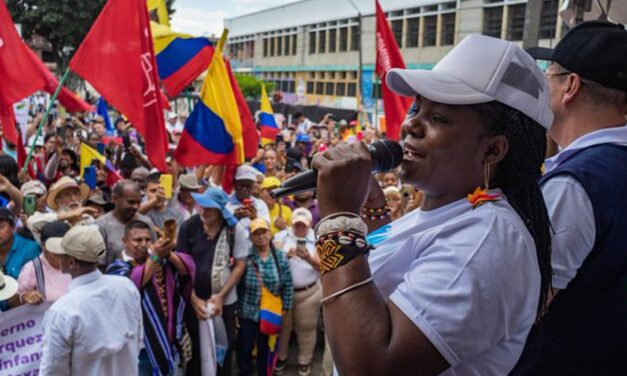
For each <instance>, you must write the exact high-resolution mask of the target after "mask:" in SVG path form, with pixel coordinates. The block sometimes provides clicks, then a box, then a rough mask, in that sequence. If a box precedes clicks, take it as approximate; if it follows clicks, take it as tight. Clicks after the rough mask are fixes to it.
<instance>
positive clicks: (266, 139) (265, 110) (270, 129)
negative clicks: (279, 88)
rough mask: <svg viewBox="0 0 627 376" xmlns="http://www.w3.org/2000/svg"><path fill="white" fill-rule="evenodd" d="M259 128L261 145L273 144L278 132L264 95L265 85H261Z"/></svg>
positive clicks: (266, 95)
mask: <svg viewBox="0 0 627 376" xmlns="http://www.w3.org/2000/svg"><path fill="white" fill-rule="evenodd" d="M259 127H260V128H261V145H262V146H266V145H267V144H271V143H274V141H275V140H276V135H277V134H278V133H279V132H280V130H279V127H278V126H277V125H276V120H275V119H274V114H273V112H272V106H271V105H270V100H269V99H268V94H267V93H266V85H261V113H260V114H259Z"/></svg>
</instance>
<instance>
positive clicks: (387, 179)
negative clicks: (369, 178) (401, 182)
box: [381, 171, 398, 189]
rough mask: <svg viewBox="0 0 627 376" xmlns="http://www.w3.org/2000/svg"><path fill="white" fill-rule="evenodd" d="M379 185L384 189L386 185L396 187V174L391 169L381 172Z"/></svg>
mask: <svg viewBox="0 0 627 376" xmlns="http://www.w3.org/2000/svg"><path fill="white" fill-rule="evenodd" d="M381 187H382V188H384V189H385V188H387V187H398V176H396V174H395V173H394V172H393V171H389V172H386V173H384V174H382V177H381Z"/></svg>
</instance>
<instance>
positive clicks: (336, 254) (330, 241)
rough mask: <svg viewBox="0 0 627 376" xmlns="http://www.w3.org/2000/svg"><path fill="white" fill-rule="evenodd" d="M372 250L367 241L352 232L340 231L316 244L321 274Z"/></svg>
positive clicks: (322, 238)
mask: <svg viewBox="0 0 627 376" xmlns="http://www.w3.org/2000/svg"><path fill="white" fill-rule="evenodd" d="M369 250H370V247H369V246H368V243H367V242H366V239H365V238H364V237H363V236H362V235H359V234H357V233H354V232H351V231H338V232H334V233H329V234H327V235H325V236H324V237H321V238H320V239H318V241H317V242H316V251H317V253H318V258H319V259H320V273H321V274H324V273H326V272H329V271H331V270H333V269H336V268H338V267H340V266H342V265H345V264H347V263H348V262H349V261H351V260H352V259H354V258H355V257H357V256H360V255H363V254H366V253H367V252H368V251H369Z"/></svg>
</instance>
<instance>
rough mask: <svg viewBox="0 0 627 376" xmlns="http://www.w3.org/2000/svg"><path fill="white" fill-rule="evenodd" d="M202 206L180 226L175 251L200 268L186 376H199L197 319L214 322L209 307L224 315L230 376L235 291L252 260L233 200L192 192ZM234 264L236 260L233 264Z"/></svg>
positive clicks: (189, 310) (225, 371) (214, 192)
mask: <svg viewBox="0 0 627 376" xmlns="http://www.w3.org/2000/svg"><path fill="white" fill-rule="evenodd" d="M192 197H193V198H194V200H195V201H196V204H197V205H198V206H199V207H200V209H199V212H198V214H195V215H193V216H192V217H191V218H190V219H188V220H186V221H185V222H183V224H182V225H181V228H180V231H179V234H178V241H177V244H176V248H177V250H178V251H180V252H183V253H186V254H189V255H191V257H192V258H193V260H194V263H195V264H196V275H195V283H194V289H193V291H192V294H191V298H190V302H191V305H188V306H187V307H186V310H185V322H186V325H187V328H188V329H189V333H190V336H191V339H192V351H193V354H192V360H191V362H190V363H189V365H188V367H187V374H188V375H190V376H192V375H199V374H200V372H201V367H200V361H201V359H200V351H199V350H200V349H199V347H200V338H199V336H198V320H206V319H209V317H210V315H209V313H208V312H207V309H206V308H207V305H208V304H211V305H213V307H214V309H215V315H218V316H220V315H221V316H222V318H223V319H224V323H225V326H226V333H227V338H228V342H229V349H228V351H227V353H226V357H225V360H224V363H223V364H224V365H223V366H222V367H219V369H218V374H219V375H225V376H226V375H231V363H232V353H233V350H232V347H233V346H232V345H233V342H234V339H235V317H236V315H235V310H236V304H235V303H236V302H237V300H238V296H237V292H236V289H235V288H234V287H235V286H236V285H237V283H238V282H239V280H240V278H241V277H242V275H243V274H244V269H245V267H246V265H245V260H246V257H247V256H248V248H247V241H246V230H244V228H243V227H242V226H241V224H238V223H237V219H236V218H235V217H234V216H233V214H232V213H231V212H230V211H229V210H228V209H227V208H226V204H227V200H228V197H227V196H226V193H224V191H222V190H221V189H220V188H208V189H207V190H205V192H204V193H202V194H199V193H192ZM231 260H233V262H232V265H231Z"/></svg>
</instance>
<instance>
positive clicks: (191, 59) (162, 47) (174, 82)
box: [150, 22, 214, 97]
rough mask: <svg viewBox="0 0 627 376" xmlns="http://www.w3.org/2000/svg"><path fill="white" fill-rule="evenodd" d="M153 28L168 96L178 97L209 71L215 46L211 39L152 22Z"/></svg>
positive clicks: (158, 64) (160, 68)
mask: <svg viewBox="0 0 627 376" xmlns="http://www.w3.org/2000/svg"><path fill="white" fill-rule="evenodd" d="M150 27H151V29H152V37H153V38H154V45H155V54H156V58H157V67H158V69H159V77H160V78H161V81H162V82H163V86H164V87H165V90H166V92H167V93H168V95H169V96H170V97H175V96H177V95H178V94H179V93H180V92H181V90H183V89H184V88H185V87H186V86H187V85H189V84H190V83H191V82H192V81H193V80H195V79H196V77H198V76H199V75H200V74H201V73H202V72H203V71H205V70H207V67H208V66H209V63H210V62H211V57H212V56H213V51H214V47H213V43H211V41H209V39H208V38H202V37H200V38H196V37H193V36H191V35H187V34H183V33H176V32H174V31H172V29H170V28H169V27H168V26H164V25H160V24H158V23H156V22H150Z"/></svg>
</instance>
